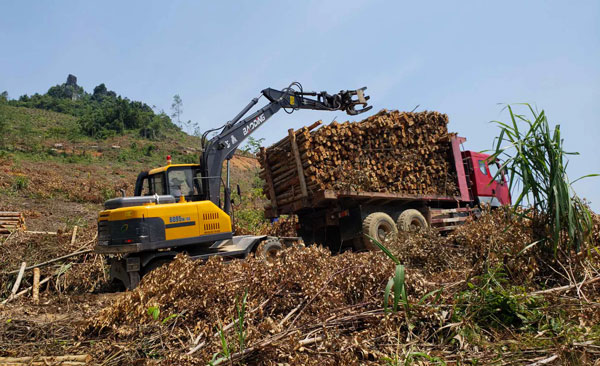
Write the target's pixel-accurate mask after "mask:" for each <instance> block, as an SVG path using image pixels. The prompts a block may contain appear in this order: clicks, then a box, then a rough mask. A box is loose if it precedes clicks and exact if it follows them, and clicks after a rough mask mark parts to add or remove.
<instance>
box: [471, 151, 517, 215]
mask: <svg viewBox="0 0 600 366" xmlns="http://www.w3.org/2000/svg"><path fill="white" fill-rule="evenodd" d="M468 153H469V159H470V160H471V164H472V167H473V169H471V183H472V188H473V193H474V195H475V196H476V197H477V198H478V200H479V202H481V203H487V204H490V205H491V206H500V205H506V204H510V192H509V191H508V185H507V184H506V177H505V176H504V174H502V175H500V176H498V177H496V179H493V178H494V175H495V174H496V172H497V171H498V165H497V164H496V163H492V164H491V165H492V169H490V165H489V164H488V159H489V157H490V155H488V154H482V153H478V152H474V151H469V152H468Z"/></svg>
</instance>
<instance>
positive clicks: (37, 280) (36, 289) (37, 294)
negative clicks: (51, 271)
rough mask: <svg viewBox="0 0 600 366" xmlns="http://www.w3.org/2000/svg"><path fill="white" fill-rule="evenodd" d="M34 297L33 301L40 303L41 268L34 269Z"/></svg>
mask: <svg viewBox="0 0 600 366" xmlns="http://www.w3.org/2000/svg"><path fill="white" fill-rule="evenodd" d="M32 290H33V291H32V297H33V303H34V304H36V305H38V304H39V303H40V269H39V268H34V269H33V286H32Z"/></svg>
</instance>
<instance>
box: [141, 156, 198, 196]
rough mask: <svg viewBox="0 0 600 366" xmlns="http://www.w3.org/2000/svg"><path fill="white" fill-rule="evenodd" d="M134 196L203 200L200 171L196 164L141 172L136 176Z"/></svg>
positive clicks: (176, 165)
mask: <svg viewBox="0 0 600 366" xmlns="http://www.w3.org/2000/svg"><path fill="white" fill-rule="evenodd" d="M134 195H135V196H154V195H159V196H161V195H170V196H173V197H175V199H176V200H178V201H181V200H184V201H201V200H205V199H206V194H205V192H204V190H203V185H202V169H201V168H200V165H198V164H173V165H171V164H168V165H167V166H164V167H160V168H156V169H152V170H150V171H148V172H142V173H140V174H139V175H138V178H137V181H136V184H135V190H134ZM181 197H183V199H182V198H181Z"/></svg>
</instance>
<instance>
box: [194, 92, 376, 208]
mask: <svg viewBox="0 0 600 366" xmlns="http://www.w3.org/2000/svg"><path fill="white" fill-rule="evenodd" d="M366 89H367V88H366V87H363V88H360V89H357V90H342V91H340V92H339V93H337V94H333V95H330V94H328V93H327V92H305V91H303V90H302V86H301V85H300V84H299V83H297V82H294V83H292V84H291V85H290V86H289V87H287V88H285V89H283V90H276V89H271V88H267V89H264V90H263V91H262V92H261V95H260V96H259V97H256V98H254V99H252V100H251V101H250V103H248V105H247V106H246V107H244V109H242V110H241V111H240V113H238V114H237V115H236V116H235V117H234V118H233V119H232V120H231V121H229V122H227V123H226V124H225V125H224V126H222V127H219V128H218V129H214V130H209V131H207V132H206V133H205V134H204V138H203V140H205V138H206V136H207V134H208V133H210V132H214V131H218V130H219V129H221V128H222V130H221V132H220V133H219V134H218V135H217V136H215V137H213V138H212V139H211V140H210V141H208V142H207V143H206V145H205V146H204V149H203V154H202V158H201V165H202V170H203V180H204V182H203V186H204V191H205V192H206V193H207V198H208V199H209V200H210V201H212V202H213V203H214V204H216V205H217V206H221V202H220V191H221V169H222V167H223V162H225V161H226V160H229V159H231V158H232V157H233V154H234V153H235V151H236V149H237V148H238V146H239V145H240V144H241V143H242V142H243V141H244V140H245V139H246V138H247V137H248V136H250V134H252V133H253V132H254V131H255V130H256V129H257V128H258V127H260V126H261V125H262V124H263V123H265V122H266V121H267V120H268V119H269V118H271V116H273V115H274V114H275V113H277V112H278V111H279V110H280V109H284V110H285V111H286V112H288V113H292V112H293V111H295V110H298V109H313V110H323V111H336V110H341V111H345V112H346V113H348V114H349V115H356V114H360V113H364V112H366V111H368V110H370V109H371V108H372V106H368V105H367V100H369V97H368V96H365V95H364V91H365V90H366ZM261 96H264V97H265V98H266V99H267V100H268V101H269V103H268V104H267V105H266V106H264V107H262V108H260V109H259V110H257V111H256V112H254V113H252V114H250V115H249V116H248V117H246V118H244V119H242V117H244V115H245V114H246V113H248V111H250V109H252V107H254V106H255V105H256V104H257V103H258V100H259V98H260V97H261ZM357 106H360V107H361V108H360V109H356V107H357ZM230 195H231V194H230V189H229V184H227V185H226V186H225V204H224V207H223V210H224V211H225V212H226V213H228V214H229V213H230V209H231V207H230V204H231V198H230Z"/></svg>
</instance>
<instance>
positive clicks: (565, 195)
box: [490, 104, 597, 254]
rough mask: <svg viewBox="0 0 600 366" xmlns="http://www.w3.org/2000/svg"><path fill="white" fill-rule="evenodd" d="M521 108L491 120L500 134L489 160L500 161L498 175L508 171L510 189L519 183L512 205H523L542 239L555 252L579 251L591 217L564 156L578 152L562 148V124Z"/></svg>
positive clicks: (509, 108)
mask: <svg viewBox="0 0 600 366" xmlns="http://www.w3.org/2000/svg"><path fill="white" fill-rule="evenodd" d="M519 106H520V107H525V110H526V113H527V115H526V114H519V113H516V112H515V109H514V107H513V106H511V105H507V106H506V109H507V110H508V112H509V116H510V120H509V121H508V122H501V121H494V122H495V123H496V124H497V125H498V126H499V127H500V135H499V137H498V138H497V141H496V149H495V151H494V153H493V155H492V156H491V158H490V160H491V161H495V160H496V159H502V160H503V162H502V166H501V167H502V169H500V170H499V171H498V173H497V174H496V175H499V174H501V172H502V170H506V171H507V172H508V174H509V177H510V187H509V189H510V190H511V191H512V190H513V188H514V187H515V186H516V185H517V184H520V185H521V192H520V194H519V195H518V196H517V198H516V200H514V207H515V209H516V208H519V207H520V206H521V205H525V213H524V216H526V217H528V218H530V219H532V220H534V223H535V224H538V225H539V226H540V228H542V229H543V230H545V231H546V232H547V235H546V236H545V237H544V238H542V239H543V240H542V242H544V243H546V244H547V245H546V246H547V247H548V248H550V249H551V250H552V251H553V252H554V254H556V253H557V251H558V250H559V249H561V250H565V251H566V252H569V250H570V249H575V250H576V251H580V250H581V249H582V247H583V245H584V244H586V243H588V242H589V239H590V235H591V229H592V218H591V214H590V212H589V210H588V209H587V207H586V205H585V203H584V202H583V200H581V199H580V198H579V197H578V196H577V194H576V193H575V192H574V190H573V187H572V182H571V181H570V180H569V178H568V177H567V165H568V160H567V157H568V156H569V155H578V153H576V152H567V151H565V150H564V146H563V138H562V136H561V130H560V125H556V126H555V127H554V129H551V128H550V124H549V122H548V118H547V116H546V113H545V112H544V110H542V111H541V112H537V111H536V110H534V109H533V108H532V107H531V106H530V105H529V104H522V105H519ZM596 175H597V174H590V175H587V176H585V177H591V176H596ZM585 177H582V178H585ZM494 178H495V177H494ZM579 179H581V178H579ZM517 213H519V211H517Z"/></svg>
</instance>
